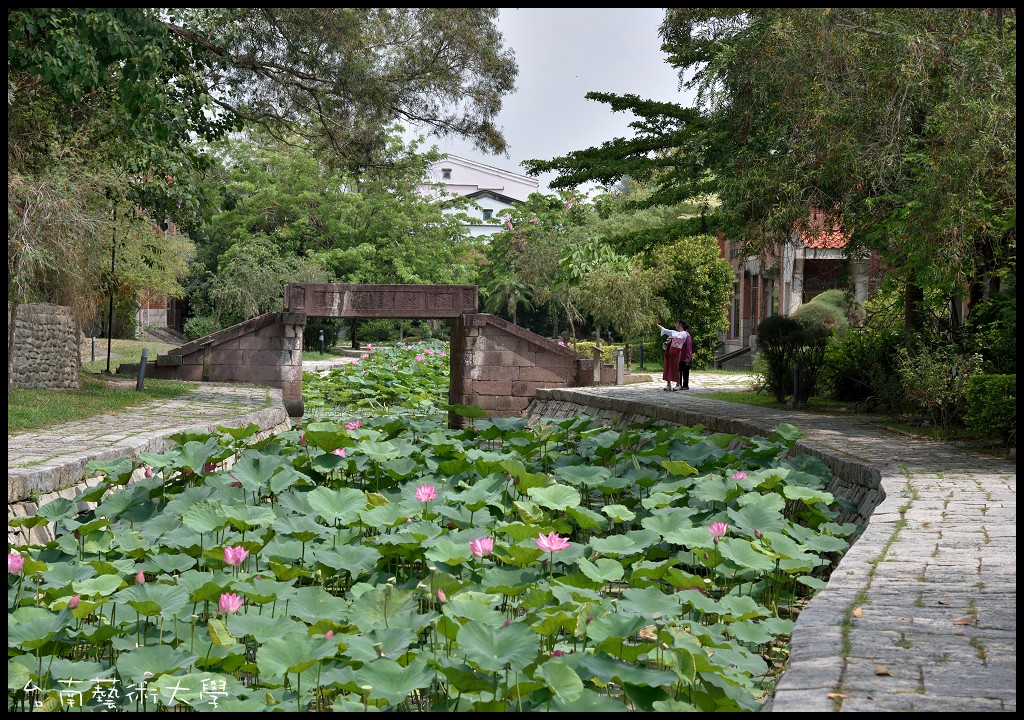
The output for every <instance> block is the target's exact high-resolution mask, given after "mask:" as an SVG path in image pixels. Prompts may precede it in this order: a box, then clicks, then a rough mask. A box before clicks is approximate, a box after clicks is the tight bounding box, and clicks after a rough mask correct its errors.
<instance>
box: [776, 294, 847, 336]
mask: <svg viewBox="0 0 1024 720" xmlns="http://www.w3.org/2000/svg"><path fill="white" fill-rule="evenodd" d="M819 297H820V296H819ZM790 317H791V318H793V319H794V320H796V321H797V322H798V323H800V324H801V325H803V326H804V327H805V328H806V329H807V330H808V331H809V332H817V331H822V332H824V333H825V334H826V335H829V334H832V333H836V332H840V331H842V330H846V329H847V328H848V327H850V321H849V320H848V319H847V318H846V313H845V312H843V310H842V308H840V307H838V306H836V305H833V304H832V303H830V302H827V301H819V300H818V298H815V299H814V300H812V301H811V302H809V303H807V304H805V305H801V306H800V307H798V308H797V309H796V310H794V311H793V314H792V315H790ZM758 337H760V336H758Z"/></svg>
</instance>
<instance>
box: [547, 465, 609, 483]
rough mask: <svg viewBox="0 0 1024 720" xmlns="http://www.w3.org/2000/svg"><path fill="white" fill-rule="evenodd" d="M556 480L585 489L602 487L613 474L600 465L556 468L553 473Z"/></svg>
mask: <svg viewBox="0 0 1024 720" xmlns="http://www.w3.org/2000/svg"><path fill="white" fill-rule="evenodd" d="M552 474H553V475H554V477H555V479H556V480H558V481H560V482H564V483H568V484H569V485H582V486H583V487H592V488H595V487H600V486H601V485H602V484H603V483H605V482H607V481H608V478H610V477H611V475H612V473H611V470H609V469H608V468H606V467H602V466H600V465H570V466H567V467H559V468H555V470H554V472H553V473H552Z"/></svg>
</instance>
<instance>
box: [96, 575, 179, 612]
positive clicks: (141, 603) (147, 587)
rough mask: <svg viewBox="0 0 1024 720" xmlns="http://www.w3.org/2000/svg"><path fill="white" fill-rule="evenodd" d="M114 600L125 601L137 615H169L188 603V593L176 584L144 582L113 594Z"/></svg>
mask: <svg viewBox="0 0 1024 720" xmlns="http://www.w3.org/2000/svg"><path fill="white" fill-rule="evenodd" d="M112 600H113V601H114V602H127V603H128V604H129V605H131V606H132V608H134V609H135V612H137V613H138V614H139V615H148V616H152V615H163V616H165V617H170V616H171V615H174V614H175V613H176V612H178V611H179V610H181V609H182V608H183V607H185V605H187V604H188V602H189V598H188V593H187V592H186V591H185V590H184V589H183V588H180V587H178V586H176V585H165V584H163V583H145V584H143V585H133V586H131V587H128V588H125V589H124V590H121V591H120V592H118V593H117V594H116V595H114V596H113V598H112Z"/></svg>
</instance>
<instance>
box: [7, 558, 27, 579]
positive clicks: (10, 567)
mask: <svg viewBox="0 0 1024 720" xmlns="http://www.w3.org/2000/svg"><path fill="white" fill-rule="evenodd" d="M23 567H25V558H24V556H22V555H21V554H20V553H7V572H8V574H10V575H17V574H18V573H20V572H21V569H22V568H23Z"/></svg>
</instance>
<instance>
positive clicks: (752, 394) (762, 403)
mask: <svg viewBox="0 0 1024 720" xmlns="http://www.w3.org/2000/svg"><path fill="white" fill-rule="evenodd" d="M703 372H705V371H702V373H703ZM715 372H718V373H722V372H723V371H721V370H718V371H715ZM725 374H729V373H728V372H726V373H725ZM733 374H735V373H733ZM706 396H707V397H709V398H711V399H713V400H724V401H726V402H731V403H736V404H737V405H753V406H754V407H767V408H774V409H777V410H788V409H789V405H790V402H792V401H791V400H786V401H785V402H781V403H780V402H779V401H778V400H776V399H775V397H774V396H773V395H769V394H767V393H759V392H757V391H755V390H723V391H721V392H712V393H706ZM800 411H801V412H812V413H813V412H817V413H825V414H829V415H852V414H855V407H854V403H852V402H842V401H839V400H831V399H829V398H822V397H812V398H811V399H810V400H808V401H807V402H806V403H805V404H804V407H802V408H800Z"/></svg>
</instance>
